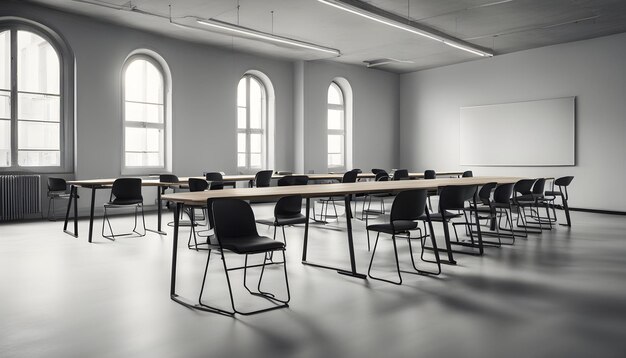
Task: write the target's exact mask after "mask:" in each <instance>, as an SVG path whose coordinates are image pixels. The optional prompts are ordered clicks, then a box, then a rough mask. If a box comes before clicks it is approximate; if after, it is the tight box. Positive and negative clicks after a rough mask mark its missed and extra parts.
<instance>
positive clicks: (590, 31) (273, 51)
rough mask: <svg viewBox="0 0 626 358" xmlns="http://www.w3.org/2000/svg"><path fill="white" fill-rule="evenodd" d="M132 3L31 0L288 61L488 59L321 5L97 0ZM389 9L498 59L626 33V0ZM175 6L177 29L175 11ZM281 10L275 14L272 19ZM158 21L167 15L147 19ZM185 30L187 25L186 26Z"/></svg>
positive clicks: (434, 3) (445, 3) (269, 0)
mask: <svg viewBox="0 0 626 358" xmlns="http://www.w3.org/2000/svg"><path fill="white" fill-rule="evenodd" d="M90 1H93V2H100V3H102V2H104V3H107V4H113V5H119V6H126V7H129V5H132V6H133V7H135V9H138V10H141V12H137V11H135V12H133V11H124V10H118V9H114V8H107V7H102V6H95V5H90V4H85V3H81V2H77V1H74V0H29V2H32V3H37V4H40V5H45V6H48V7H51V8H55V9H59V10H62V11H66V12H72V13H77V14H82V15H87V16H90V17H93V18H97V19H101V20H104V21H109V22H113V23H117V24H121V25H125V26H129V27H133V28H137V29H142V30H147V31H151V32H155V33H158V34H162V35H166V36H169V37H173V38H177V39H184V40H188V41H194V42H201V43H207V44H212V45H216V46H221V47H226V48H232V49H235V50H241V51H246V52H252V53H256V54H262V55H266V56H272V57H279V58H287V59H294V60H295V59H302V60H315V59H328V60H331V61H337V62H342V63H350V64H357V65H362V66H365V63H364V61H371V60H378V59H386V58H391V59H397V60H403V61H406V62H392V63H387V64H383V65H380V66H377V67H376V68H377V69H381V70H385V71H391V72H396V73H404V72H411V71H417V70H421V69H426V68H433V67H438V66H444V65H449V64H454V63H459V62H464V61H471V60H476V59H479V58H480V57H479V56H476V55H473V54H470V53H467V52H464V51H461V50H458V49H455V48H452V47H449V46H447V45H445V44H442V43H439V42H436V41H432V40H429V39H426V38H423V37H421V36H417V35H414V34H411V33H409V32H405V31H402V30H399V29H395V28H393V27H389V26H386V25H384V24H380V23H377V22H373V21H371V20H368V19H366V18H363V17H360V16H356V15H354V14H351V13H348V12H345V11H341V10H339V9H336V8H333V7H331V6H327V5H325V4H323V3H321V2H318V1H317V0H239V5H240V7H239V11H237V3H238V2H237V0H210V1H207V0H176V1H173V0H132V2H130V4H129V1H128V0H103V1H99V0H90ZM365 2H367V3H369V4H370V5H373V6H375V7H378V8H380V9H383V10H385V11H388V12H391V13H394V14H397V15H400V16H402V17H405V18H407V17H409V18H410V20H412V21H414V22H416V23H418V24H420V25H425V26H428V27H431V28H433V29H436V30H439V31H442V32H444V33H446V34H447V35H450V36H454V37H456V38H459V39H462V40H464V41H467V42H470V43H472V44H475V45H478V46H482V47H484V48H486V49H490V50H491V51H493V52H494V53H495V54H496V56H497V55H501V54H506V53H510V52H515V51H521V50H526V49H531V48H536V47H542V46H548V45H554V44H559V43H565V42H570V41H577V40H583V39H590V38H594V37H600V36H606V35H610V34H615V33H620V32H626V1H624V0H505V1H503V0H372V1H365ZM170 4H172V9H171V11H172V14H171V18H172V22H173V23H175V24H172V23H170V20H169V5H170ZM272 12H273V14H272ZM146 13H150V14H157V15H161V16H153V15H147V14H146ZM196 18H205V19H209V18H213V19H217V20H221V21H225V22H229V23H234V24H237V23H239V25H241V26H245V27H248V28H252V29H255V30H260V31H264V32H268V33H273V34H275V35H281V36H286V37H290V38H294V39H298V40H302V41H306V42H311V43H315V44H318V45H322V46H325V47H330V48H335V49H339V50H340V51H341V56H339V57H335V56H332V55H330V57H329V55H328V54H324V53H317V52H315V51H312V50H300V49H296V48H293V47H289V46H283V45H281V46H278V45H272V44H267V43H265V42H261V41H255V40H250V39H244V38H239V37H233V36H232V35H229V34H224V33H218V32H211V31H209V28H207V27H205V26H203V25H201V24H198V23H197V22H196ZM176 24H178V25H180V26H178V25H176Z"/></svg>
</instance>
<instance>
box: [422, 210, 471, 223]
mask: <svg viewBox="0 0 626 358" xmlns="http://www.w3.org/2000/svg"><path fill="white" fill-rule="evenodd" d="M460 216H462V215H461V214H457V213H452V212H450V211H446V215H445V217H446V220H450V219H453V218H458V217H460ZM419 219H420V220H427V218H426V215H422V216H420V218H419ZM430 220H431V221H438V222H440V221H443V216H442V215H441V213H431V214H430Z"/></svg>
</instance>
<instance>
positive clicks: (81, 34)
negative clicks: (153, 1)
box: [0, 2, 399, 208]
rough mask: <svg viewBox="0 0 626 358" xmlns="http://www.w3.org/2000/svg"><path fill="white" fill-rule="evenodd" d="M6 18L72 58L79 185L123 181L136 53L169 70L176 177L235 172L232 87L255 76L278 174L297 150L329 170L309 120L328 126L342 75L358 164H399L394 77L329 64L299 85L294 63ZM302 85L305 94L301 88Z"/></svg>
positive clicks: (15, 12) (63, 19) (27, 8)
mask: <svg viewBox="0 0 626 358" xmlns="http://www.w3.org/2000/svg"><path fill="white" fill-rule="evenodd" d="M3 15H6V16H19V17H24V18H28V19H30V20H34V21H36V22H39V23H42V24H44V25H46V26H48V27H50V28H52V29H53V30H54V31H56V32H57V33H59V34H60V35H61V36H63V37H64V38H65V39H66V41H67V43H68V44H69V46H70V47H71V48H72V50H73V51H74V54H75V60H76V118H75V131H76V158H75V162H76V165H75V177H76V178H78V179H88V178H110V177H117V176H119V175H120V173H121V150H122V142H121V141H122V124H121V110H122V109H121V103H122V102H121V84H120V79H121V70H122V66H123V63H124V60H125V58H126V57H127V56H128V55H129V53H131V52H132V51H133V50H136V49H139V48H147V49H150V50H153V51H155V52H157V53H158V54H160V55H161V56H162V57H163V58H164V59H165V61H166V62H167V63H168V65H169V68H170V70H171V74H172V103H173V104H172V118H173V131H172V141H173V153H172V169H173V172H174V173H176V174H177V175H180V176H188V175H199V174H201V173H202V171H204V170H217V171H225V172H227V173H236V169H237V167H236V140H235V139H236V135H235V125H236V121H235V118H236V86H237V84H238V81H239V79H240V78H241V77H242V75H243V74H244V72H245V71H247V70H250V69H255V70H259V71H262V72H264V73H265V74H266V75H267V76H268V77H269V78H270V79H271V80H272V83H273V85H274V89H275V94H276V122H275V123H276V125H275V127H276V130H275V153H276V155H275V168H274V169H280V170H294V169H295V168H296V166H295V163H296V157H295V155H294V150H295V148H299V149H300V152H299V157H300V158H302V157H303V155H304V154H303V153H301V151H302V149H303V150H304V151H306V152H309V151H312V152H313V153H312V154H311V153H306V157H307V158H309V157H310V158H311V159H310V160H307V162H306V163H300V164H301V165H302V166H303V167H304V168H307V169H308V168H311V169H316V171H325V169H324V170H322V168H321V167H319V166H318V157H323V158H324V163H325V158H326V154H325V152H322V151H325V148H326V144H325V141H326V137H325V130H324V131H320V130H318V128H317V127H315V126H309V125H308V122H309V121H311V122H312V121H313V119H315V120H316V121H320V120H322V119H323V120H324V121H325V118H326V115H325V108H326V102H325V97H326V89H327V87H328V84H329V83H330V81H331V80H332V78H334V77H336V76H342V77H345V78H347V79H348V80H350V81H351V83H352V85H353V88H354V91H355V97H356V101H355V107H356V108H355V138H356V137H358V136H363V140H359V141H355V153H358V154H355V164H358V165H363V166H365V167H364V168H368V166H369V165H370V163H372V164H371V165H374V164H376V165H379V166H380V165H383V166H391V165H392V164H395V163H394V158H396V157H397V156H396V155H395V154H396V151H397V149H396V147H397V145H396V144H395V143H396V141H395V137H396V136H397V123H398V121H399V114H398V109H397V108H398V106H397V103H398V102H397V101H398V93H397V91H398V83H399V78H398V76H397V75H395V74H387V73H383V72H380V71H367V70H364V69H362V68H358V67H356V66H348V65H341V64H333V63H305V64H304V65H305V66H306V69H307V75H306V76H304V77H300V78H299V79H298V81H296V79H295V78H294V72H295V68H294V63H293V62H291V61H286V60H280V59H275V58H268V57H262V56H255V55H250V54H244V53H240V52H235V51H231V50H228V49H222V48H216V47H212V46H208V45H204V44H197V43H191V42H184V41H180V40H176V39H171V38H167V37H162V36H158V35H154V34H151V33H147V32H143V31H137V30H133V29H129V28H126V27H121V26H116V25H113V24H110V23H105V22H100V21H95V20H93V19H91V18H86V17H82V16H78V15H72V14H67V13H62V12H58V11H54V10H50V9H47V8H43V7H38V6H32V5H28V4H17V3H13V2H11V3H0V16H3ZM308 82H311V83H308ZM298 84H300V85H301V86H305V87H306V88H300V89H297V88H295V86H296V85H298ZM303 91H304V92H303ZM318 92H319V93H318ZM294 93H299V95H296V96H294ZM309 95H311V96H313V97H311V98H309V97H308V96H309ZM302 101H304V103H302ZM294 102H295V103H296V104H297V108H295V109H296V110H300V111H302V110H304V112H303V114H302V115H301V117H302V116H304V118H306V120H307V126H306V128H305V130H304V136H305V137H306V138H307V142H309V141H310V143H309V144H308V145H307V146H306V147H302V143H295V142H294V134H295V130H294V115H295V114H296V111H295V110H294ZM315 106H319V108H315ZM357 123H358V126H357ZM299 131H300V132H302V129H299ZM370 133H372V134H370ZM301 134H302V133H301ZM374 136H376V137H377V136H380V137H382V142H381V145H380V146H374V145H372V142H371V140H372V139H373V138H374ZM296 138H298V137H297V136H296ZM322 141H323V143H324V144H323V146H321V147H320V146H319V145H318V144H319V143H320V142H322ZM299 162H302V159H300V160H299ZM388 163H389V164H388ZM44 193H45V191H44ZM144 197H145V202H146V204H152V203H154V199H155V195H153V193H152V191H148V192H146V191H144ZM106 198H108V192H106V191H104V190H103V191H101V193H99V194H98V202H99V203H101V202H102V201H104V199H106ZM87 205H88V196H87V195H83V196H82V197H81V204H80V206H81V207H83V208H84V207H86V206H87Z"/></svg>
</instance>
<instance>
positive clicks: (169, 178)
mask: <svg viewBox="0 0 626 358" xmlns="http://www.w3.org/2000/svg"><path fill="white" fill-rule="evenodd" d="M159 182H161V183H178V182H179V180H178V176H176V175H174V174H159ZM168 189H169V190H172V191H173V192H176V189H178V186H177V185H169V186H162V187H160V188H159V190H161V195H163V194H165V192H166V191H167V190H168ZM158 205H161V203H158ZM171 206H172V203H171V202H169V201H167V202H165V207H166V208H168V209H170V208H171ZM168 225H170V226H173V225H174V223H173V222H171V223H168Z"/></svg>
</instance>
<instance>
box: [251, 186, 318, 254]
mask: <svg viewBox="0 0 626 358" xmlns="http://www.w3.org/2000/svg"><path fill="white" fill-rule="evenodd" d="M295 177H299V178H298V180H297V181H296V180H291V181H286V180H283V179H285V178H293V176H290V177H283V178H280V179H279V181H278V182H279V183H278V185H279V186H288V185H307V181H308V178H309V177H307V176H306V175H297V176H295ZM281 180H282V182H281ZM305 180H306V181H305ZM301 211H302V195H290V196H285V197H282V198H280V199H278V201H277V202H276V206H274V218H273V219H263V220H257V223H259V224H263V225H269V226H274V237H273V238H274V240H276V229H277V228H278V227H279V226H280V227H281V229H282V231H283V242H284V243H285V247H287V236H286V235H285V226H292V225H297V224H306V216H304V215H302V212H301Z"/></svg>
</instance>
